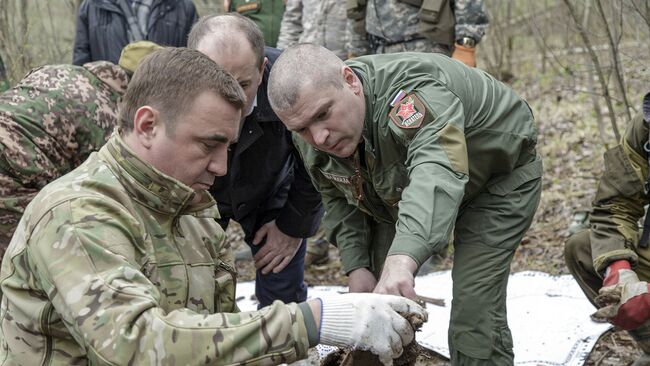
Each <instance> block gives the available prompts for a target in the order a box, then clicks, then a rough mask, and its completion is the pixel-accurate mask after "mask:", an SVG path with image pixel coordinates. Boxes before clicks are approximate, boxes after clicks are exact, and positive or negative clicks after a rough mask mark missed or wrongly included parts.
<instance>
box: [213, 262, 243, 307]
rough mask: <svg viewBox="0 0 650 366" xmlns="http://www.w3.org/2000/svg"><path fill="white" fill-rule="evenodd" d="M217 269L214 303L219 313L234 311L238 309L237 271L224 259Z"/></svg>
mask: <svg viewBox="0 0 650 366" xmlns="http://www.w3.org/2000/svg"><path fill="white" fill-rule="evenodd" d="M218 261H219V265H218V266H217V268H216V270H215V276H214V280H215V291H214V304H215V308H216V311H217V312H218V313H221V312H224V313H234V312H237V311H238V308H237V303H236V302H235V287H236V286H237V271H236V270H235V268H234V267H233V266H231V265H229V264H227V263H226V262H224V261H222V260H220V259H219V260H218Z"/></svg>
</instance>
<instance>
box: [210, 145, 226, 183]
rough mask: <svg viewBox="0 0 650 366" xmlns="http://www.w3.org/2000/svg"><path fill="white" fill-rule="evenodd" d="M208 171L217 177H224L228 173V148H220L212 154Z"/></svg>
mask: <svg viewBox="0 0 650 366" xmlns="http://www.w3.org/2000/svg"><path fill="white" fill-rule="evenodd" d="M208 172H209V173H210V174H213V175H215V176H217V177H222V176H224V175H226V173H228V149H227V148H224V149H220V150H219V151H218V152H215V154H214V155H213V156H212V159H210V163H209V164H208Z"/></svg>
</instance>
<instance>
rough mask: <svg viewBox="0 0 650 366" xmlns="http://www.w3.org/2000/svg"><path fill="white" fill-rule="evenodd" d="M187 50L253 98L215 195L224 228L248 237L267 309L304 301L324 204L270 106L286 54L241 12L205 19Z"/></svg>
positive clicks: (258, 291)
mask: <svg viewBox="0 0 650 366" xmlns="http://www.w3.org/2000/svg"><path fill="white" fill-rule="evenodd" d="M188 46H189V47H190V48H195V49H198V50H199V51H201V52H203V53H204V54H206V55H208V56H209V57H210V58H211V59H212V60H214V61H215V62H217V63H218V64H220V65H222V66H223V67H224V68H225V69H226V70H227V71H229V72H230V73H231V74H233V76H235V78H236V79H237V81H238V82H239V84H240V85H241V86H242V88H243V89H244V93H245V94H246V98H247V106H246V108H245V110H244V115H246V117H245V120H244V122H243V124H242V127H241V131H240V136H239V140H238V142H237V143H236V144H235V145H233V146H232V149H231V152H230V156H229V157H228V158H229V160H228V173H227V175H225V176H223V177H217V179H216V180H215V183H214V185H213V186H212V188H211V189H210V192H211V193H212V195H213V196H214V198H215V200H216V201H217V204H218V207H219V212H220V214H221V219H220V223H221V225H222V226H224V227H225V226H227V225H228V221H229V220H230V219H233V220H235V221H237V222H238V223H239V224H240V225H241V226H242V229H243V230H244V232H245V234H246V236H245V241H246V243H247V244H248V245H249V246H250V247H251V249H252V251H253V254H254V260H255V267H256V268H257V274H256V291H255V292H256V295H257V299H258V300H259V302H260V305H261V306H265V305H268V304H270V303H271V302H273V300H277V299H279V300H282V301H284V302H292V301H295V302H300V301H304V300H305V298H306V296H307V289H306V287H305V285H304V283H303V278H304V275H303V272H304V256H305V240H304V238H307V237H309V236H312V235H313V234H314V233H315V232H316V230H317V229H318V225H319V223H320V219H321V216H322V205H321V199H320V195H319V194H318V192H317V191H316V190H315V188H314V187H313V185H312V184H311V180H310V179H309V177H308V175H307V173H306V171H305V170H304V167H303V164H302V161H301V160H300V158H299V156H298V153H297V151H296V150H295V148H294V146H293V144H292V142H291V134H290V133H289V131H287V129H286V128H285V127H284V125H283V124H282V122H281V121H280V119H279V118H278V117H277V116H276V115H275V113H274V112H273V110H272V109H271V106H270V105H269V101H268V97H267V91H266V85H267V80H268V75H269V73H270V70H271V65H272V64H273V62H274V61H275V59H276V58H277V57H278V56H279V54H280V51H278V50H276V49H273V48H268V47H267V48H265V47H264V38H263V36H262V33H261V32H260V30H259V28H258V27H257V26H256V25H255V23H253V22H252V21H251V20H249V19H247V18H244V17H242V16H240V15H238V14H227V15H220V16H210V17H205V18H201V19H200V20H199V21H198V23H197V24H196V25H195V26H194V28H192V31H191V32H190V36H189V39H188Z"/></svg>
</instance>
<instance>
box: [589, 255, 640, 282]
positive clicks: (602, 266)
mask: <svg viewBox="0 0 650 366" xmlns="http://www.w3.org/2000/svg"><path fill="white" fill-rule="evenodd" d="M618 260H626V261H628V262H630V264H631V265H632V268H634V267H636V264H637V262H638V261H639V256H638V255H637V254H636V253H634V251H632V250H631V249H617V250H613V251H611V252H607V253H604V254H601V255H599V256H598V257H596V258H594V269H595V270H596V272H597V273H598V274H599V275H600V276H601V277H602V275H603V273H605V270H606V269H607V266H609V265H610V264H611V263H613V262H616V261H618Z"/></svg>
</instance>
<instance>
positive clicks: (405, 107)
mask: <svg viewBox="0 0 650 366" xmlns="http://www.w3.org/2000/svg"><path fill="white" fill-rule="evenodd" d="M395 114H396V115H398V116H400V117H402V119H403V120H404V119H407V118H409V117H411V116H412V115H413V114H415V108H413V101H412V100H410V101H408V102H406V103H404V104H400V106H399V111H397V113H395Z"/></svg>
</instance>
